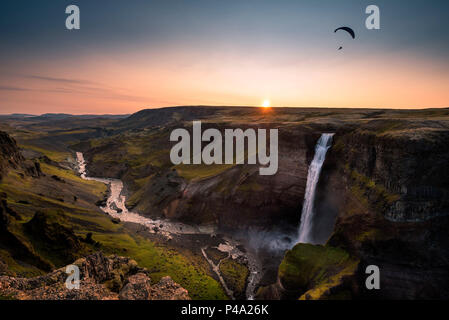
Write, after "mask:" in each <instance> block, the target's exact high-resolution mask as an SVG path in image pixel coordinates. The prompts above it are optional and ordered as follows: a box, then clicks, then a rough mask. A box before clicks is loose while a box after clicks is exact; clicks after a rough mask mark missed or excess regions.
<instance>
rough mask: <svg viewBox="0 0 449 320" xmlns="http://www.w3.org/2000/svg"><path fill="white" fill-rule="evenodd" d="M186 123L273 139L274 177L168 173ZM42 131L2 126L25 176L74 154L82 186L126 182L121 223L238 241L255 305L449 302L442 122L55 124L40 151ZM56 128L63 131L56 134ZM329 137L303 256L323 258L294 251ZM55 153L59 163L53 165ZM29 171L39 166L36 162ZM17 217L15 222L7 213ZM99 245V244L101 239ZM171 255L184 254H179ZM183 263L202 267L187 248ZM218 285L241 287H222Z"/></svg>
mask: <svg viewBox="0 0 449 320" xmlns="http://www.w3.org/2000/svg"><path fill="white" fill-rule="evenodd" d="M195 120H201V121H202V126H203V127H204V129H206V130H207V129H209V128H218V129H224V128H241V129H242V130H245V129H247V128H254V127H256V126H257V127H258V128H261V129H277V130H278V132H279V166H278V167H279V169H278V172H277V173H276V174H275V175H273V176H262V175H259V172H258V169H259V168H258V166H257V165H253V164H248V163H245V164H242V165H239V166H237V165H235V164H232V165H231V164H229V165H209V166H206V165H204V164H203V165H187V166H186V165H183V164H179V165H173V164H172V163H171V161H170V157H169V155H170V147H171V145H170V143H169V136H170V132H171V131H172V130H173V129H174V128H180V127H183V128H185V129H186V130H188V131H189V130H191V123H192V121H195ZM41 121H42V120H39V122H38V123H36V120H35V122H33V120H30V119H27V120H24V119H17V118H16V119H9V120H8V121H7V122H6V123H7V124H8V127H6V128H4V129H6V131H9V133H10V134H11V135H12V136H14V138H15V139H17V140H18V142H19V145H20V146H21V149H22V150H21V153H22V154H25V155H27V156H28V158H30V160H26V161H28V168H29V167H30V162H29V161H31V162H33V161H37V160H33V159H39V157H36V155H39V156H40V157H43V156H44V155H45V154H46V156H47V157H48V156H50V157H49V159H50V160H53V161H54V160H58V163H59V165H62V166H65V168H66V169H65V170H76V169H75V165H76V161H75V158H76V154H75V152H82V153H83V154H84V157H85V158H86V161H87V163H88V166H87V171H88V176H94V177H108V178H111V179H120V180H121V181H122V183H123V189H122V191H121V192H122V194H123V195H124V196H125V198H126V199H125V201H124V202H125V204H124V205H125V208H127V209H128V210H130V211H132V212H137V213H138V214H139V215H140V216H141V217H144V218H147V219H151V220H169V221H172V222H175V223H179V224H183V225H186V226H194V227H195V228H200V229H201V228H202V229H203V230H214V231H213V233H214V234H216V235H217V236H218V237H223V236H225V237H229V238H232V239H234V240H235V241H237V242H238V243H240V245H241V246H242V247H241V248H240V249H242V250H245V251H247V252H248V253H250V254H253V255H256V256H257V258H258V259H259V260H260V264H261V266H262V271H261V275H260V276H261V278H260V280H259V283H258V287H259V289H258V291H257V294H255V296H254V297H255V298H266V299H340V298H341V299H444V298H447V297H449V292H448V291H447V288H449V285H448V284H449V272H448V270H449V269H448V266H449V259H448V257H449V254H448V253H449V252H448V249H447V248H448V244H449V236H448V235H447V232H446V231H445V230H447V227H448V222H449V216H448V213H449V201H448V200H447V199H448V197H447V196H448V193H449V185H448V181H449V180H448V178H449V166H448V165H447V163H448V160H449V148H448V147H447V145H448V142H449V110H448V109H429V110H374V109H372V110H371V109H351V110H348V109H317V108H304V109H302V108H301V109H294V108H292V109H289V108H279V109H278V108H275V109H272V110H271V111H270V112H262V111H261V110H259V109H257V108H249V107H248V108H247V107H232V108H231V107H229V108H227V107H174V108H163V109H149V110H142V111H140V112H138V113H136V114H133V115H131V116H129V117H127V118H124V119H107V120H105V119H101V120H100V119H76V120H75V119H70V120H68V119H61V120H58V121H59V123H58V121H53V123H52V126H53V129H52V130H49V131H46V133H45V139H43V138H36V132H38V131H39V130H42V129H41V127H44V125H49V123H48V122H41ZM99 123H101V125H98V124H99ZM63 124H64V125H65V126H66V127H65V128H64V129H62V128H61V127H58V126H61V125H63ZM67 124H69V125H68V126H67ZM18 128H20V130H22V131H25V132H26V133H23V132H19V131H18ZM80 130H81V131H82V132H80ZM327 132H332V133H334V136H333V141H332V146H330V147H329V149H328V150H327V154H326V158H325V161H324V162H323V164H322V167H321V172H320V173H319V179H318V180H317V183H316V186H315V187H316V189H315V196H314V199H315V201H313V205H314V206H313V209H314V215H313V224H311V225H310V232H311V233H312V234H313V238H314V240H313V243H316V244H321V245H312V244H305V243H300V244H297V243H296V242H297V237H298V229H299V227H300V222H301V212H303V213H304V208H303V206H304V199H305V195H306V193H307V191H306V189H307V180H308V178H307V177H308V174H309V166H310V164H311V163H312V161H313V158H314V156H315V147H316V144H317V141H318V140H319V138H320V137H321V135H322V134H323V133H327ZM49 142H51V143H49ZM49 144H51V145H49ZM47 150H49V151H50V152H47ZM33 152H34V157H31V153H33ZM59 152H60V153H63V154H64V156H63V157H60V158H59V159H57V158H58V154H59ZM13 158H14V157H12V159H13ZM67 159H69V160H70V159H72V160H70V161H68V160H67ZM13 162H14V161H13ZM37 162H38V163H40V165H41V166H43V163H44V162H43V159H41V160H39V161H37ZM9 165H12V164H8V166H9ZM47 165H48V164H46V165H45V166H44V168H46V166H47ZM6 166H7V164H5V165H3V167H5V168H6ZM3 170H4V171H5V169H3ZM34 174H35V175H36V173H34ZM47 178H48V177H42V178H33V179H41V180H42V179H47ZM2 191H5V192H6V193H8V191H10V190H8V188H7V187H3V188H2ZM9 193H11V192H9ZM9 193H8V197H12V196H13V195H10V194H9ZM92 203H95V201H93V202H92ZM14 209H15V210H18V209H21V210H23V208H22V206H20V205H17V204H16V201H14ZM91 210H98V208H92V209H91ZM9 219H11V218H9ZM13 219H15V218H13ZM124 225H125V226H124V227H126V223H125V224H124ZM126 228H131V229H135V227H126ZM159 236H160V235H158V234H157V233H156V234H154V233H153V234H152V235H146V234H145V237H147V238H148V239H150V240H151V241H161V240H157V237H159ZM197 236H198V237H203V236H202V235H197ZM206 236H207V237H208V238H207V239H209V238H212V237H211V235H206ZM96 238H98V239H99V240H100V242H101V235H96V234H94V239H96ZM192 239H193V238H192ZM198 239H202V240H200V241H206V243H207V241H212V240H206V238H205V237H204V238H198ZM103 241H104V240H103ZM172 241H173V246H174V247H175V249H176V247H177V250H180V248H181V247H180V246H179V242H177V241H179V240H177V239H176V237H175V238H174V239H173V240H172ZM186 241H188V240H186ZM220 242H221V240H220V241H218V240H217V242H216V243H214V244H211V245H210V246H209V245H208V247H210V248H214V247H218V246H219V244H220ZM192 250H193V251H192ZM214 250H215V251H214ZM214 250H212V251H211V250H210V249H209V251H208V252H209V254H211V255H209V254H208V256H209V257H213V256H215V255H216V256H217V258H214V259H217V260H215V261H220V259H221V255H222V254H221V253H220V251H216V249H214ZM179 252H180V253H181V254H182V255H186V254H187V255H191V253H187V252H197V253H198V254H199V255H200V256H202V254H201V252H199V251H195V249H192V247H189V248H185V249H182V251H179ZM194 261H200V260H196V258H195V260H194ZM229 262H232V268H237V269H236V270H238V269H239V268H241V267H240V266H242V268H247V263H245V262H242V263H240V264H239V262H238V261H229ZM195 263H197V262H195ZM198 263H199V262H198ZM201 263H203V262H201ZM206 263H207V262H206ZM215 263H216V262H214V264H215ZM368 265H378V266H379V268H380V272H381V288H382V289H381V290H375V291H369V290H367V289H366V288H365V287H364V280H365V274H364V270H365V268H366V266H368ZM226 268H229V264H227V265H226ZM228 270H230V269H228ZM242 270H244V269H242ZM208 272H209V275H211V276H212V277H215V276H214V275H213V273H212V272H211V271H208ZM206 273H207V272H206ZM170 276H171V274H170ZM189 281H190V280H189ZM225 281H227V283H234V285H236V283H237V282H236V279H235V278H234V279H233V278H232V277H229V274H228V276H227V279H226V280H225ZM239 281H240V280H239ZM245 282H246V280H245ZM183 284H186V285H187V286H188V285H189V282H188V281H187V282H186V281H185V280H184V282H183V283H182V284H181V285H183ZM238 287H239V288H240V289H239V291H240V292H242V290H243V291H244V288H243V289H242V287H241V285H239V286H238ZM189 293H190V290H189Z"/></svg>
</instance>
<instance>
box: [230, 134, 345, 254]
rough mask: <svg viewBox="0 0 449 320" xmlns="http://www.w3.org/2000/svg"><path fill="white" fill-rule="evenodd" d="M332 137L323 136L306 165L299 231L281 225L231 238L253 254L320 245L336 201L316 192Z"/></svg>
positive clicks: (328, 229)
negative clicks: (306, 172) (304, 245)
mask: <svg viewBox="0 0 449 320" xmlns="http://www.w3.org/2000/svg"><path fill="white" fill-rule="evenodd" d="M333 136H334V134H333V133H324V134H322V135H321V137H320V138H319V140H318V142H317V144H316V146H315V154H314V158H313V160H312V162H311V163H310V166H309V170H308V176H307V186H306V193H305V195H304V202H303V209H302V213H301V222H300V223H299V228H298V227H297V226H291V229H290V230H289V229H288V228H286V226H285V225H284V226H283V228H282V229H281V228H280V229H270V230H265V231H263V230H260V229H251V228H250V229H248V230H246V231H245V232H244V233H241V232H240V233H239V232H237V233H236V234H235V236H236V237H237V238H239V239H241V240H242V241H244V242H245V243H246V245H248V246H249V247H250V248H252V249H253V250H255V251H265V252H271V253H273V254H279V253H282V252H285V251H286V250H289V249H291V248H292V247H293V246H295V245H296V244H297V243H311V244H324V243H325V242H326V240H327V239H328V237H329V235H330V234H331V233H332V230H333V227H334V224H335V218H336V208H335V207H334V206H333V205H334V204H335V203H336V202H337V201H335V200H334V201H332V200H331V198H332V197H333V196H336V197H338V195H334V194H320V193H319V192H318V190H317V186H318V182H319V180H320V174H321V171H322V167H323V164H324V161H325V159H326V154H327V151H328V150H329V148H330V147H331V145H332V138H333Z"/></svg>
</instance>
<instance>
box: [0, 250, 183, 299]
mask: <svg viewBox="0 0 449 320" xmlns="http://www.w3.org/2000/svg"><path fill="white" fill-rule="evenodd" d="M73 264H74V265H75V266H77V267H78V268H79V270H80V283H79V289H67V287H66V285H65V282H66V279H67V277H68V274H67V273H66V272H65V271H66V267H63V268H60V269H57V270H55V271H53V272H51V273H49V274H47V275H44V276H39V277H35V278H15V277H10V276H0V295H1V296H3V297H8V298H10V299H19V300H117V299H120V300H190V298H189V296H188V292H187V290H185V289H183V288H182V287H181V286H179V285H178V284H176V283H175V282H173V281H172V280H171V278H170V277H165V278H162V279H161V280H160V282H159V283H157V284H155V285H152V284H151V280H150V278H149V276H148V274H149V272H148V271H147V270H146V269H145V268H140V267H139V266H138V265H137V263H136V262H135V261H134V260H131V259H130V258H126V257H118V256H109V257H106V256H104V255H103V254H102V253H101V252H98V253H95V254H92V255H89V256H87V257H85V258H81V259H78V260H76V261H75V262H74V263H73Z"/></svg>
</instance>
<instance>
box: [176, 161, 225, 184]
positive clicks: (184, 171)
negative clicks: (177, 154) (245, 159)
mask: <svg viewBox="0 0 449 320" xmlns="http://www.w3.org/2000/svg"><path fill="white" fill-rule="evenodd" d="M233 166H234V165H233V164H212V165H205V164H198V165H194V164H188V165H186V164H180V165H177V166H175V167H174V168H176V171H178V174H179V175H180V176H181V177H183V178H185V179H186V180H193V179H205V178H210V177H213V176H216V175H219V174H220V173H223V172H225V171H226V170H228V169H230V168H232V167H233Z"/></svg>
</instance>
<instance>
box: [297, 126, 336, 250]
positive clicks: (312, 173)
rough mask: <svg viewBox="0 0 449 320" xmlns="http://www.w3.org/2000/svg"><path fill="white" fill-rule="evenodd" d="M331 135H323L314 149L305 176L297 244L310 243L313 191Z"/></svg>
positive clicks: (330, 142) (311, 239)
mask: <svg viewBox="0 0 449 320" xmlns="http://www.w3.org/2000/svg"><path fill="white" fill-rule="evenodd" d="M333 136H334V134H333V133H323V134H322V135H321V137H320V139H319V140H318V142H317V144H316V147H315V156H314V157H313V160H312V163H311V164H310V166H309V172H308V174H307V185H306V193H305V195H304V204H303V207H302V213H301V225H300V227H299V234H298V242H299V243H312V242H313V238H312V225H313V215H314V209H313V202H314V201H315V191H316V186H317V184H318V180H319V178H320V172H321V168H322V167H323V163H324V160H325V159H326V153H327V150H328V149H329V148H330V146H331V144H332V137H333Z"/></svg>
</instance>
